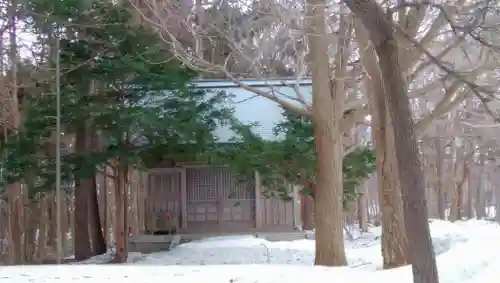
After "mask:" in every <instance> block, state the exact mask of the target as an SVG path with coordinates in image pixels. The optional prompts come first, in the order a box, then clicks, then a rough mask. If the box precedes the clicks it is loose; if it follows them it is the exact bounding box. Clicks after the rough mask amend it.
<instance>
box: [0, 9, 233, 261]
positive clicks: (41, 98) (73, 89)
mask: <svg viewBox="0 0 500 283" xmlns="http://www.w3.org/2000/svg"><path fill="white" fill-rule="evenodd" d="M30 5H31V6H30V8H31V9H32V11H33V12H34V13H33V15H36V16H34V23H35V24H36V25H34V26H45V27H46V25H45V24H44V23H47V22H48V23H50V26H51V27H52V30H51V33H52V36H53V37H55V36H54V33H55V32H54V28H53V27H57V31H58V32H59V33H60V36H61V40H60V63H61V76H60V81H61V86H60V87H61V105H62V121H61V123H62V125H63V129H64V135H65V136H67V135H74V136H75V137H76V141H75V146H74V148H67V149H66V150H65V151H64V152H63V154H62V160H63V162H62V172H63V176H64V179H65V180H66V181H67V182H70V181H71V180H74V181H75V183H76V192H75V197H76V195H79V194H81V193H82V192H83V191H85V192H86V193H88V194H90V193H91V190H92V186H94V187H95V180H94V176H95V174H96V172H97V170H99V168H101V167H102V166H104V165H108V164H111V165H113V166H114V167H115V169H116V172H117V173H116V176H125V179H123V180H125V181H126V175H127V171H128V170H129V169H128V168H132V167H139V166H146V167H147V166H150V165H152V164H154V163H155V162H156V161H158V159H160V158H162V157H163V156H165V155H167V154H176V155H180V154H184V155H189V156H190V157H193V156H194V157H195V156H196V155H197V154H199V153H202V152H204V151H205V150H207V149H208V148H210V147H211V146H212V144H213V142H214V141H215V140H216V137H215V136H214V134H213V131H214V130H215V129H216V128H217V127H218V125H219V124H220V123H222V122H224V120H225V119H226V118H227V117H229V116H230V114H231V113H230V111H228V110H227V109H226V108H224V107H223V105H224V104H223V102H224V99H225V96H224V95H223V94H217V95H211V96H210V97H207V96H206V95H205V93H204V92H202V91H198V90H195V89H193V88H192V87H191V86H190V84H189V82H190V81H191V80H192V79H193V78H194V76H195V73H194V72H192V71H191V70H189V69H186V68H184V67H183V66H181V65H180V64H179V62H178V61H176V60H175V59H173V58H170V57H169V56H168V55H169V53H168V51H167V50H166V49H165V48H164V47H163V44H162V43H161V42H160V41H159V40H158V38H157V36H156V34H153V33H152V32H151V31H149V30H146V29H143V28H142V27H140V26H137V25H134V24H133V22H132V15H131V14H130V11H129V10H127V9H126V8H125V7H123V6H120V5H116V4H113V3H112V2H111V1H90V0H63V1H57V2H53V1H47V0H33V1H31V2H30ZM41 11H43V13H41ZM53 43H54V42H53V41H52V44H53ZM50 48H51V49H54V48H55V47H54V46H53V45H52V46H50ZM52 59H53V58H49V62H50V61H51V60H52ZM49 65H51V64H49ZM52 65H53V64H52ZM55 76H56V74H55V72H53V70H52V74H51V77H50V79H49V80H48V82H47V84H46V85H41V86H40V89H39V90H40V92H41V93H40V94H39V95H34V96H30V97H27V98H26V101H25V109H24V113H25V117H24V119H23V125H22V129H20V131H19V134H18V135H17V136H15V137H14V136H13V137H9V139H7V142H5V143H3V144H2V149H3V150H2V160H3V167H4V168H5V172H6V174H4V178H3V181H4V183H11V182H15V181H19V180H25V179H26V178H27V174H28V173H27V172H29V174H31V175H34V176H37V180H36V188H35V189H33V190H30V192H31V193H32V194H35V193H39V192H42V191H45V190H52V189H53V188H54V184H55V156H54V154H51V153H50V151H51V150H48V151H46V152H42V153H43V154H41V152H40V149H41V148H50V147H52V146H53V138H52V137H53V135H54V130H55V122H56V121H55V119H54V117H55V115H56V108H55V105H56V104H55V95H54V90H55V85H54V81H55ZM52 151H53V150H52ZM116 176H115V177H116ZM86 181H89V183H88V184H90V185H89V186H91V187H90V189H89V188H85V186H84V182H86ZM118 182H120V181H119V180H118ZM85 184H87V183H85ZM121 186H122V190H123V191H122V192H121V193H123V192H124V187H125V184H123V182H122V184H121ZM94 189H95V188H94ZM118 193H120V192H118ZM82 197H84V196H82ZM76 198H77V201H76V205H77V207H76V209H78V205H79V203H80V202H79V201H78V197H76ZM119 201H120V200H119V199H117V202H119ZM125 201H126V198H124V200H123V202H125ZM125 205H126V204H125V203H120V204H117V206H118V207H117V211H118V210H119V209H120V207H121V209H122V210H124V206H125ZM84 210H85V207H83V208H82V210H81V211H75V217H77V220H76V222H83V223H81V225H83V226H85V225H88V224H87V223H85V221H86V218H85V217H86V215H87V214H88V213H87V214H86V213H85V211H84ZM122 213H123V214H124V211H122ZM78 217H83V218H78ZM121 217H125V216H124V215H122V216H121ZM117 221H118V222H119V225H121V226H123V227H121V228H122V229H124V226H125V224H124V223H121V222H122V221H121V220H120V219H118V220H117ZM116 233H117V234H120V232H119V231H116ZM75 234H82V235H84V234H85V232H82V233H75ZM125 234H126V233H125ZM87 235H88V233H87ZM75 241H76V238H75ZM76 242H78V241H76ZM82 242H87V243H83V245H88V242H89V240H88V239H82ZM124 243H126V239H125V240H123V241H122V243H121V244H122V245H124V246H126V245H125V244H124ZM117 245H118V241H117ZM122 248H124V249H125V250H119V249H117V250H118V252H117V253H121V254H122V255H125V257H126V247H122ZM83 249H85V247H84V248H83ZM87 250H88V249H87ZM86 256H89V255H88V254H87V255H85V256H83V257H86ZM80 258H82V257H80ZM125 259H126V258H125ZM119 260H120V261H123V260H124V258H121V259H119Z"/></svg>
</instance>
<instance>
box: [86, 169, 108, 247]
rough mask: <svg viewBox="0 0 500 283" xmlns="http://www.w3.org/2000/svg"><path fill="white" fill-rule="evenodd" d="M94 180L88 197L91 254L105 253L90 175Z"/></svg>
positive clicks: (97, 206) (94, 185) (96, 202)
mask: <svg viewBox="0 0 500 283" xmlns="http://www.w3.org/2000/svg"><path fill="white" fill-rule="evenodd" d="M92 179H93V180H94V182H93V184H92V190H91V192H90V197H89V230H90V243H91V250H92V255H93V256H95V255H101V254H105V253H106V251H107V249H106V242H105V241H104V235H103V231H102V225H101V218H100V216H99V203H98V199H97V186H96V180H95V174H94V176H93V177H92Z"/></svg>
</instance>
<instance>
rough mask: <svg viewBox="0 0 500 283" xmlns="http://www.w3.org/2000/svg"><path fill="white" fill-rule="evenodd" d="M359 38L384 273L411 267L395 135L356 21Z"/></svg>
mask: <svg viewBox="0 0 500 283" xmlns="http://www.w3.org/2000/svg"><path fill="white" fill-rule="evenodd" d="M356 38H357V40H358V44H359V45H360V49H361V50H363V52H362V53H361V54H360V55H361V62H362V64H363V66H364V67H365V70H366V72H367V73H369V78H368V84H369V85H368V86H367V89H369V90H371V93H368V97H369V103H370V108H371V113H372V128H373V143H374V144H375V154H376V159H377V163H376V167H377V178H378V179H377V180H378V192H379V205H380V209H381V222H382V223H381V224H382V257H383V261H384V269H387V268H394V267H398V266H401V265H405V264H407V263H408V256H407V253H406V249H407V238H406V231H405V224H404V219H403V203H402V198H401V190H400V187H399V181H398V177H397V174H396V172H397V161H396V156H395V154H394V152H393V151H391V150H388V149H393V148H394V134H393V131H392V127H391V124H390V122H391V121H390V117H389V113H388V109H387V106H386V101H385V93H384V88H383V86H382V77H381V75H380V70H379V68H378V66H377V62H376V58H377V55H376V54H375V50H374V49H373V48H372V47H371V46H370V44H369V43H368V34H367V31H366V29H365V28H364V27H363V26H362V23H361V22H360V21H356Z"/></svg>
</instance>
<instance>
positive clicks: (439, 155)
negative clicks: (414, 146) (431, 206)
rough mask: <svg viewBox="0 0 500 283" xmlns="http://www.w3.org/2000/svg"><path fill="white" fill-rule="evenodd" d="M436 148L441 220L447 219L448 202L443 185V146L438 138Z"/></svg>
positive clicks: (437, 189)
mask: <svg viewBox="0 0 500 283" xmlns="http://www.w3.org/2000/svg"><path fill="white" fill-rule="evenodd" d="M434 147H435V148H436V175H437V188H434V191H435V192H436V195H437V210H438V215H439V219H441V220H445V219H446V200H445V194H444V192H445V188H444V185H443V158H444V154H443V146H442V143H441V139H439V138H437V139H435V141H434Z"/></svg>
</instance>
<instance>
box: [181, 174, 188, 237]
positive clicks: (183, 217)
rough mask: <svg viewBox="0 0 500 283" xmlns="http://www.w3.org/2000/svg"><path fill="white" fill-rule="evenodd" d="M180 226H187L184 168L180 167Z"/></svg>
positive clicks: (184, 227)
mask: <svg viewBox="0 0 500 283" xmlns="http://www.w3.org/2000/svg"><path fill="white" fill-rule="evenodd" d="M181 228H183V229H186V228H187V187H186V168H185V167H183V168H181Z"/></svg>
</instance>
